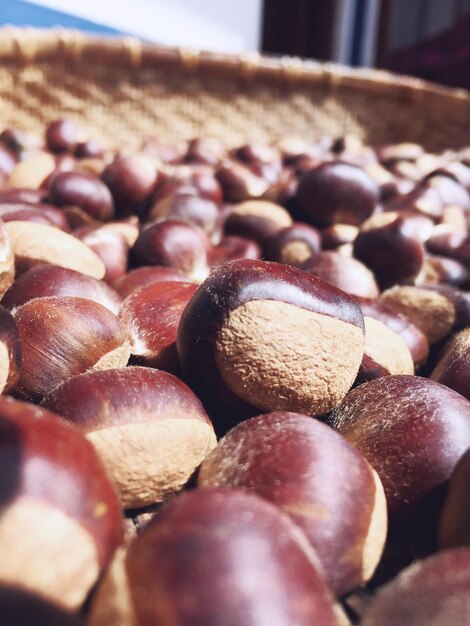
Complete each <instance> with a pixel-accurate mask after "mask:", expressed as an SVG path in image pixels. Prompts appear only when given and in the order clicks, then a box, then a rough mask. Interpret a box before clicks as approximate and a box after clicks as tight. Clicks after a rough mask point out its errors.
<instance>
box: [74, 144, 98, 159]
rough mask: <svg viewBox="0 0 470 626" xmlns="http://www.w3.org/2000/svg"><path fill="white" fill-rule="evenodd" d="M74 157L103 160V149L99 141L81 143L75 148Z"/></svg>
mask: <svg viewBox="0 0 470 626" xmlns="http://www.w3.org/2000/svg"><path fill="white" fill-rule="evenodd" d="M74 156H75V157H76V158H77V159H101V158H102V156H103V148H102V147H101V145H100V144H99V143H98V142H97V141H93V140H92V139H90V140H88V141H81V142H80V143H78V144H77V145H76V147H75V152H74Z"/></svg>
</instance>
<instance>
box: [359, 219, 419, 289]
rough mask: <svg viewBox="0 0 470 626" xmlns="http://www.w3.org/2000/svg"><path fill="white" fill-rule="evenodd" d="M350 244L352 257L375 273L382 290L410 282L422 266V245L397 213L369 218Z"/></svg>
mask: <svg viewBox="0 0 470 626" xmlns="http://www.w3.org/2000/svg"><path fill="white" fill-rule="evenodd" d="M353 245H354V256H355V257H356V258H357V259H358V260H359V261H362V262H363V263H364V264H365V265H367V267H368V268H370V269H371V270H372V271H373V272H374V274H375V278H376V280H377V282H378V283H379V285H380V287H381V288H382V289H386V288H387V287H391V286H392V285H394V284H396V283H403V282H410V281H412V280H413V279H414V278H416V276H417V275H418V274H419V272H420V270H421V268H422V266H423V262H424V248H423V244H422V243H421V241H420V240H419V238H418V236H417V235H416V233H413V232H411V229H410V227H409V225H408V224H407V223H406V221H405V219H404V218H402V217H401V216H400V215H399V214H398V213H394V212H391V213H381V214H379V215H375V216H374V217H371V218H370V219H369V220H367V222H365V223H364V224H363V225H362V227H361V229H360V231H359V233H358V235H357V237H356V239H355V240H354V244H353Z"/></svg>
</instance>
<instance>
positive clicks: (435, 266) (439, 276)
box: [421, 254, 470, 287]
mask: <svg viewBox="0 0 470 626" xmlns="http://www.w3.org/2000/svg"><path fill="white" fill-rule="evenodd" d="M423 272H424V283H423V284H425V285H426V284H440V283H447V284H449V285H454V286H455V287H459V286H461V285H464V284H468V282H469V281H470V271H469V270H468V269H467V268H466V267H465V265H464V264H463V263H460V261H457V260H456V259H449V258H448V257H445V256H437V255H431V254H428V255H427V256H426V258H425V260H424V266H423V271H422V272H421V274H422V275H423Z"/></svg>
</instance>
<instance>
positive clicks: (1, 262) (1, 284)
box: [0, 205, 15, 298]
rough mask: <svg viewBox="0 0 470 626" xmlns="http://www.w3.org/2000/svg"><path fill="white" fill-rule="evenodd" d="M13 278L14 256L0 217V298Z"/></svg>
mask: <svg viewBox="0 0 470 626" xmlns="http://www.w3.org/2000/svg"><path fill="white" fill-rule="evenodd" d="M0 206H1V205H0ZM14 279H15V257H14V255H13V249H12V245H11V241H10V236H9V234H8V231H7V228H6V226H5V224H4V223H3V222H2V220H1V219H0V298H2V297H3V295H4V294H5V292H6V291H8V289H9V288H10V287H11V285H12V284H13V281H14Z"/></svg>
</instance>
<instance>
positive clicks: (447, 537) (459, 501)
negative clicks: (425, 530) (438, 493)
mask: <svg viewBox="0 0 470 626" xmlns="http://www.w3.org/2000/svg"><path fill="white" fill-rule="evenodd" d="M469 484H470V449H469V450H467V452H466V453H465V454H464V455H463V457H462V458H461V459H460V461H459V462H458V463H457V465H456V466H455V468H454V471H453V472H452V475H451V477H450V480H449V488H448V490H447V494H446V498H445V500H444V505H443V507H442V513H441V518H440V520H439V527H438V533H437V542H438V545H439V548H441V549H446V548H455V547H457V546H470V501H469V498H468V486H469Z"/></svg>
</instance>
